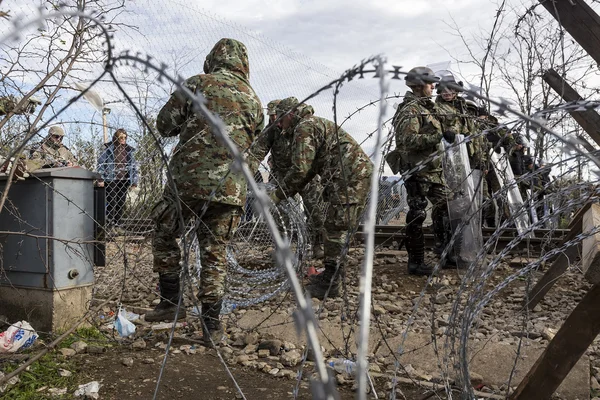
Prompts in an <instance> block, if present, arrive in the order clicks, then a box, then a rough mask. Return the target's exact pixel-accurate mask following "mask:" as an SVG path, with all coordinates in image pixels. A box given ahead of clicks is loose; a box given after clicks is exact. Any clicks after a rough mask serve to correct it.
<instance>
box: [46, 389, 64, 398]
mask: <svg viewBox="0 0 600 400" xmlns="http://www.w3.org/2000/svg"><path fill="white" fill-rule="evenodd" d="M48 394H49V395H50V396H52V397H59V396H64V395H66V394H67V388H50V389H48Z"/></svg>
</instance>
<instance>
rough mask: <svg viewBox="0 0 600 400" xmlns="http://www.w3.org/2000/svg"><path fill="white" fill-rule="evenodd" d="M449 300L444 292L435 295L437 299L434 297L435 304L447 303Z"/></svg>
mask: <svg viewBox="0 0 600 400" xmlns="http://www.w3.org/2000/svg"><path fill="white" fill-rule="evenodd" d="M448 301H449V300H448V296H446V294H444V293H440V294H438V295H437V296H435V299H433V303H434V304H446V303H447V302H448Z"/></svg>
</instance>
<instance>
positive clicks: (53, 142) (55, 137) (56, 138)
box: [29, 125, 77, 169]
mask: <svg viewBox="0 0 600 400" xmlns="http://www.w3.org/2000/svg"><path fill="white" fill-rule="evenodd" d="M64 137H65V131H64V130H63V128H61V127H60V126H58V125H54V126H52V127H51V128H50V129H48V135H47V136H46V138H45V139H44V140H43V141H41V142H39V143H36V144H34V145H33V146H32V148H31V150H30V151H29V159H30V160H31V162H32V164H33V169H39V168H59V167H74V166H76V165H77V160H76V159H75V156H74V155H73V153H71V150H69V148H68V147H67V146H65V145H64V144H63V139H64Z"/></svg>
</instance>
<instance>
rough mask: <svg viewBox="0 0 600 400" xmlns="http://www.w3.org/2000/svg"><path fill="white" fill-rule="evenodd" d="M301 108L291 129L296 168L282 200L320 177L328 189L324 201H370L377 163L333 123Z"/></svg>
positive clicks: (287, 179)
mask: <svg viewBox="0 0 600 400" xmlns="http://www.w3.org/2000/svg"><path fill="white" fill-rule="evenodd" d="M305 107H309V106H306V105H304V106H302V105H301V106H300V107H299V112H298V114H299V115H300V117H296V118H295V119H294V121H293V123H292V126H291V127H290V131H292V132H293V139H292V140H293V144H292V157H291V160H292V165H291V167H290V169H289V170H288V171H287V173H286V175H285V178H284V179H283V182H282V183H281V188H279V189H278V190H277V192H276V196H277V197H278V198H280V199H282V198H285V197H286V196H288V197H291V196H293V195H295V194H296V193H298V192H299V191H301V190H302V189H303V188H304V187H305V186H306V185H307V184H308V183H309V182H310V181H311V180H312V179H313V178H314V177H315V176H316V175H320V176H321V183H322V184H323V186H324V191H323V199H324V201H326V202H328V203H333V204H355V203H360V202H362V201H363V200H364V198H366V194H367V192H368V190H369V178H370V177H371V175H372V173H373V164H372V162H371V160H370V159H369V157H368V156H367V155H366V154H365V152H364V151H363V150H362V148H361V147H360V145H359V144H358V143H357V142H356V141H355V140H354V139H353V138H352V136H350V135H349V134H348V133H347V132H346V131H344V130H343V129H342V128H339V127H337V126H336V125H335V124H334V123H333V122H331V121H329V120H327V119H325V118H321V117H317V116H314V115H312V112H307V111H308V110H307V109H306V108H305Z"/></svg>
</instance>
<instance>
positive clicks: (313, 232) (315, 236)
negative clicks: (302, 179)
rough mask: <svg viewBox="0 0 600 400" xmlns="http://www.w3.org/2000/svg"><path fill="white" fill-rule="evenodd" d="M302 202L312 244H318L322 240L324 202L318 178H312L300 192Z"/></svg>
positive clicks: (321, 186)
mask: <svg viewBox="0 0 600 400" xmlns="http://www.w3.org/2000/svg"><path fill="white" fill-rule="evenodd" d="M300 195H301V196H302V202H303V203H304V207H305V212H306V216H307V217H308V227H309V232H310V236H311V241H312V243H313V244H320V243H322V241H323V238H322V234H321V232H322V230H323V224H324V218H325V207H326V204H325V202H324V200H323V185H321V181H320V179H317V178H315V179H313V180H312V181H311V182H310V183H309V184H308V185H306V186H305V187H304V189H302V191H301V192H300Z"/></svg>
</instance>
